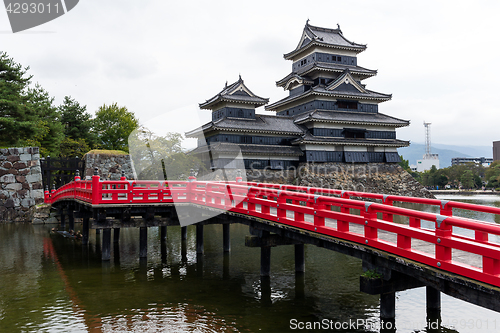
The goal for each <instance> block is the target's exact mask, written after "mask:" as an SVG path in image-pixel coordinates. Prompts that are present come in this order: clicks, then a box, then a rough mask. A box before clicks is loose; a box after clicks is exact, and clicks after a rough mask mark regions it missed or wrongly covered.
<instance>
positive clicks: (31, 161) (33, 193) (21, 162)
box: [0, 147, 44, 222]
mask: <svg viewBox="0 0 500 333" xmlns="http://www.w3.org/2000/svg"><path fill="white" fill-rule="evenodd" d="M43 193H44V190H43V185H42V170H41V168H40V154H39V150H38V147H27V148H6V149H0V221H2V222H5V221H7V222H17V221H30V219H31V209H32V207H34V206H35V205H36V204H39V203H42V202H43V196H44V194H43Z"/></svg>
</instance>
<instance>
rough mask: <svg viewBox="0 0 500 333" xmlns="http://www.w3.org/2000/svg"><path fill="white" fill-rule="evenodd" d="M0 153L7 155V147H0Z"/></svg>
mask: <svg viewBox="0 0 500 333" xmlns="http://www.w3.org/2000/svg"><path fill="white" fill-rule="evenodd" d="M0 153H1V154H3V155H7V154H8V153H9V150H8V149H7V148H1V149H0Z"/></svg>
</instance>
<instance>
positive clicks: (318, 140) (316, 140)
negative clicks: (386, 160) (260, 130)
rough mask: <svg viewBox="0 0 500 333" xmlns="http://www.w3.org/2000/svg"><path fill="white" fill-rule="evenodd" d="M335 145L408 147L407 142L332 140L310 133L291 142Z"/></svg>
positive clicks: (396, 140)
mask: <svg viewBox="0 0 500 333" xmlns="http://www.w3.org/2000/svg"><path fill="white" fill-rule="evenodd" d="M306 143H307V144H320V145H326V144H335V145H340V146H342V145H347V146H371V147H373V146H385V147H408V146H409V145H410V142H409V141H404V140H398V139H345V138H332V137H325V136H315V135H312V134H311V133H309V132H308V133H306V134H304V135H303V136H301V137H300V138H297V139H295V140H293V141H292V144H294V145H297V144H306Z"/></svg>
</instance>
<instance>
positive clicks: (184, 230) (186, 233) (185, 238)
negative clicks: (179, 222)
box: [181, 227, 188, 240]
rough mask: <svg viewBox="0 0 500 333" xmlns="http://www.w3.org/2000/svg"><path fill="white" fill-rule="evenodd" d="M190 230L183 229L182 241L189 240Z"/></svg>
mask: <svg viewBox="0 0 500 333" xmlns="http://www.w3.org/2000/svg"><path fill="white" fill-rule="evenodd" d="M187 235H188V230H187V227H181V240H187V238H188V236H187Z"/></svg>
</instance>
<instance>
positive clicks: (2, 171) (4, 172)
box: [0, 169, 9, 177]
mask: <svg viewBox="0 0 500 333" xmlns="http://www.w3.org/2000/svg"><path fill="white" fill-rule="evenodd" d="M8 173H9V171H8V170H2V169H0V177H2V176H3V175H6V174H8Z"/></svg>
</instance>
